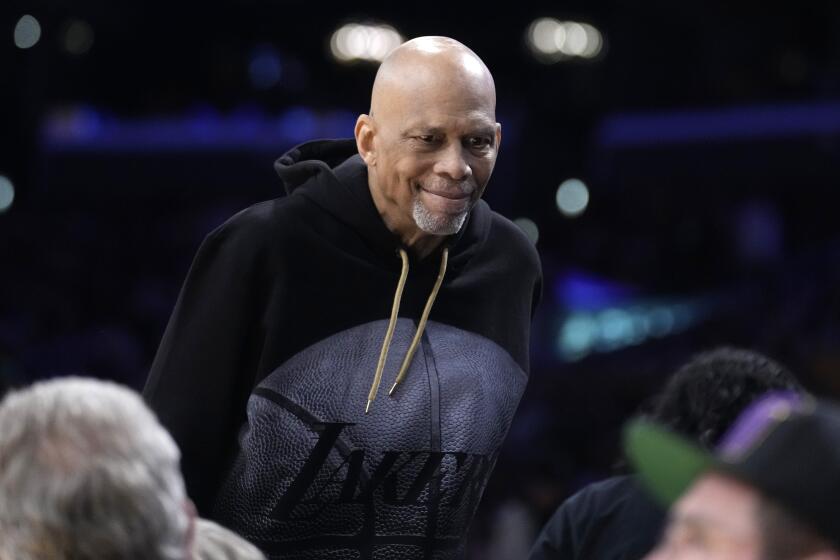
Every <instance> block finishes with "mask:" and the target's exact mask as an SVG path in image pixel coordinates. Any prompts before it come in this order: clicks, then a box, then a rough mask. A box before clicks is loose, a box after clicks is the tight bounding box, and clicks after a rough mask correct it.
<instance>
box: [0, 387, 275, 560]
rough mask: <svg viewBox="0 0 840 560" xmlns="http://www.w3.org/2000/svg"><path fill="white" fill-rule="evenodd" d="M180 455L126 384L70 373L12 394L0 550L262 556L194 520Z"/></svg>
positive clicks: (159, 557) (71, 558)
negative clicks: (65, 376)
mask: <svg viewBox="0 0 840 560" xmlns="http://www.w3.org/2000/svg"><path fill="white" fill-rule="evenodd" d="M179 462H180V452H179V451H178V447H177V446H176V445H175V442H174V441H173V440H172V438H171V437H170V435H169V433H167V432H166V430H165V429H164V428H163V427H162V426H161V425H160V424H159V423H158V421H157V418H156V417H155V416H154V414H153V413H152V412H151V411H150V410H149V409H148V407H147V406H146V405H145V403H144V402H143V401H142V399H141V398H140V396H139V395H138V394H136V393H135V392H133V391H131V390H130V389H127V388H125V387H121V386H119V385H116V384H114V383H110V382H105V381H99V380H94V379H83V378H77V377H71V378H62V379H54V380H51V381H46V382H42V383H36V384H34V385H32V386H31V387H28V388H26V389H23V390H20V391H16V392H12V393H10V394H9V395H7V396H6V398H5V399H4V400H3V401H2V403H0V558H2V559H3V560H7V559H8V560H11V559H14V560H47V559H49V560H93V559H96V560H141V559H142V560H203V559H205V558H207V559H211V558H212V559H213V560H217V559H226V560H234V559H243V560H251V559H254V560H259V559H261V558H262V556H261V554H260V553H259V552H258V551H256V549H254V548H253V547H252V546H251V545H249V544H247V543H245V542H241V539H239V537H237V536H236V535H234V534H233V533H230V532H229V531H226V530H224V529H221V528H218V529H217V530H213V531H207V530H205V529H204V528H203V525H200V526H199V529H198V530H197V529H196V523H195V514H194V511H195V510H194V508H193V506H192V503H191V502H190V501H189V499H188V498H187V496H186V493H185V490H184V480H183V477H182V475H181V471H180V465H179ZM207 540H209V541H211V542H210V543H207V542H205V541H207ZM214 543H215V544H214ZM213 551H215V552H213Z"/></svg>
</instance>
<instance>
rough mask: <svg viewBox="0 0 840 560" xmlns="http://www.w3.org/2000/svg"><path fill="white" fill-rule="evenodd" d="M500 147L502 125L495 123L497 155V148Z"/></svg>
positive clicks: (497, 150) (497, 151) (497, 149)
mask: <svg viewBox="0 0 840 560" xmlns="http://www.w3.org/2000/svg"><path fill="white" fill-rule="evenodd" d="M501 145H502V125H501V124H500V123H496V153H499V146H501Z"/></svg>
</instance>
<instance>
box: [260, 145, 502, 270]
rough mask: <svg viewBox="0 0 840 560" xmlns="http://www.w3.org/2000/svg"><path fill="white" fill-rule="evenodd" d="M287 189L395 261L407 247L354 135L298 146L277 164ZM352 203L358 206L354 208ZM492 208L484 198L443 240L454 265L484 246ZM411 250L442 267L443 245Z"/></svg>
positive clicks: (427, 262)
mask: <svg viewBox="0 0 840 560" xmlns="http://www.w3.org/2000/svg"><path fill="white" fill-rule="evenodd" d="M274 169H275V170H276V171H277V174H278V175H279V176H280V180H281V181H282V182H283V186H284V188H285V190H286V193H287V194H288V195H290V196H305V197H307V198H308V199H310V200H311V201H312V202H314V203H315V204H317V205H318V206H320V207H321V208H323V209H324V210H326V211H327V212H329V213H330V214H331V215H333V216H334V217H335V218H336V219H338V220H340V221H342V222H345V223H347V225H349V226H351V227H352V228H353V229H354V230H355V231H358V232H359V234H360V235H361V236H362V237H364V238H365V240H366V241H367V242H368V244H369V245H370V246H371V247H372V248H374V250H375V251H376V252H377V253H379V254H381V255H382V256H383V257H384V258H386V259H388V260H389V261H390V262H399V261H395V260H394V254H395V252H396V251H398V250H399V249H400V248H403V249H405V247H404V245H403V243H402V241H401V239H400V238H399V236H398V235H396V234H394V233H393V232H391V231H390V230H389V229H388V228H387V226H386V225H385V222H383V221H382V218H381V217H380V215H379V212H378V210H377V208H376V205H375V204H374V202H373V198H372V196H371V194H370V187H369V185H368V174H367V165H366V164H365V162H364V161H363V160H362V158H361V156H360V155H359V153H358V151H357V149H356V141H355V140H354V139H352V138H350V139H341V140H315V141H312V142H307V143H304V144H300V145H299V146H295V147H294V148H292V149H290V150H289V151H288V152H286V153H285V154H283V155H282V156H281V157H280V158H278V159H277V161H276V162H275V163H274ZM347 208H352V209H353V211H351V212H348V211H347ZM490 220H491V212H490V208H489V207H488V206H487V203H486V202H484V201H483V200H479V201H478V202H477V203H476V204H475V206H473V208H472V210H470V214H469V216H468V218H467V220H466V221H465V222H464V225H463V226H462V227H461V229H460V230H459V231H458V233H455V234H453V235H450V236H449V237H448V239H447V240H446V241H445V243H443V247H445V248H446V249H447V250H448V253H449V264H448V266H449V269H450V270H452V271H455V270H458V269H461V268H462V267H463V266H464V265H466V263H467V262H468V261H469V259H470V257H471V256H472V255H474V254H475V253H476V252H478V250H480V248H481V245H482V244H483V243H484V242H485V241H486V239H487V235H488V232H489V229H490ZM407 252H408V257H409V261H410V262H411V264H412V265H417V266H420V267H421V268H424V267H427V266H433V267H437V262H438V261H439V254H440V249H439V250H438V251H436V252H434V253H432V255H430V257H431V258H425V259H423V260H422V261H419V262H418V261H417V260H415V257H414V256H413V255H412V254H411V252H410V251H407Z"/></svg>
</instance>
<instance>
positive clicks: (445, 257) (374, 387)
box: [365, 247, 449, 414]
mask: <svg viewBox="0 0 840 560" xmlns="http://www.w3.org/2000/svg"><path fill="white" fill-rule="evenodd" d="M400 258H401V259H402V272H401V273H400V281H399V283H397V292H396V294H394V304H393V305H392V306H391V320H390V321H389V322H388V330H387V331H386V332H385V340H383V341H382V350H380V352H379V363H377V364H376V373H375V374H374V376H373V384H371V386H370V393H368V401H367V406H365V414H367V413H368V412H369V411H370V405H371V403H372V402H373V400H374V399H375V398H376V393H377V392H378V391H379V385H380V383H381V382H382V371H383V370H384V369H385V361H386V359H387V358H388V349H389V347H390V346H391V340H392V339H393V338H394V329H395V328H396V326H397V315H398V314H399V311H400V300H401V299H402V294H403V290H404V289H405V281H406V278H407V277H408V253H406V252H405V249H400ZM448 261H449V249H448V248H447V247H444V248H443V254H442V255H441V258H440V270H439V271H438V276H437V279H436V280H435V285H434V287H433V288H432V293H431V294H429V299H428V300H426V307H424V308H423V315H421V316H420V323H419V324H418V325H417V332H416V333H415V334H414V339H413V340H412V341H411V345H410V346H409V347H408V352H407V353H406V355H405V358H404V359H403V362H402V366H400V371H399V373H398V374H397V380H396V381H395V382H394V385H393V387H391V390H390V391H388V395H393V394H394V391H395V390H396V388H397V385H399V384H400V383H402V381H403V379H405V376H406V375H407V374H408V368H409V366H410V365H411V360H412V358H414V354H415V352H417V347H418V346H419V345H420V338H421V337H422V336H423V331H425V330H426V322H427V321H428V320H429V313H431V312H432V306H433V305H434V303H435V298H437V294H438V292H439V291H440V286H441V284H443V277H444V276H445V275H446V265H447V262H448Z"/></svg>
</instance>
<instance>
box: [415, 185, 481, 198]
mask: <svg viewBox="0 0 840 560" xmlns="http://www.w3.org/2000/svg"><path fill="white" fill-rule="evenodd" d="M420 190H422V191H423V192H427V193H429V194H432V195H435V196H439V197H441V198H447V199H449V200H464V199H467V198H470V196H471V193H465V192H460V191H455V192H449V191H434V190H431V189H427V188H426V187H424V186H422V185H421V186H420Z"/></svg>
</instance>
